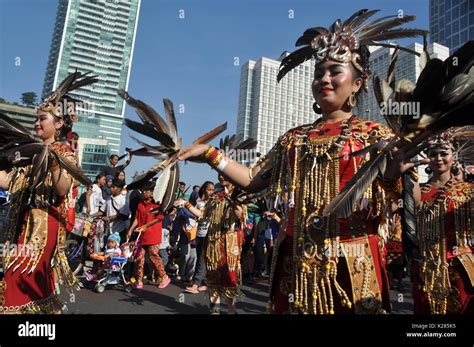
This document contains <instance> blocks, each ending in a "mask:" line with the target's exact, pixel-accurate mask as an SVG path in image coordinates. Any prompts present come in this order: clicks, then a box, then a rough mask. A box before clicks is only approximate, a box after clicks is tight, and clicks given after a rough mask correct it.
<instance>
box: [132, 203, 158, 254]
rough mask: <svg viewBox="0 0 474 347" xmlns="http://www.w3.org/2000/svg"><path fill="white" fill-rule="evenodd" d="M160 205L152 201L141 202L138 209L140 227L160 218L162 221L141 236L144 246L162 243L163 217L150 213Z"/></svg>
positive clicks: (137, 216)
mask: <svg viewBox="0 0 474 347" xmlns="http://www.w3.org/2000/svg"><path fill="white" fill-rule="evenodd" d="M159 206H160V205H158V204H156V203H154V202H153V201H152V200H150V201H146V200H145V201H140V202H139V203H138V208H137V215H136V218H137V222H138V226H139V227H141V226H143V225H145V224H147V223H150V222H152V221H154V220H155V219H157V218H159V219H160V221H159V222H157V223H155V224H153V225H152V226H150V227H148V228H147V229H146V231H145V232H143V233H142V235H141V236H140V241H141V244H142V245H159V244H160V243H161V232H162V231H161V223H162V222H161V221H162V220H163V215H161V214H155V213H148V212H149V211H150V210H152V209H154V208H157V207H159Z"/></svg>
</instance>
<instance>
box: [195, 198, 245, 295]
mask: <svg viewBox="0 0 474 347" xmlns="http://www.w3.org/2000/svg"><path fill="white" fill-rule="evenodd" d="M203 219H204V220H205V221H206V222H208V223H209V228H208V232H207V238H206V243H205V257H206V258H205V259H206V266H207V286H208V288H209V294H210V296H211V297H212V296H213V294H216V293H217V294H218V295H223V296H225V297H226V298H229V299H231V298H233V297H235V296H242V293H241V291H240V285H241V284H242V273H241V267H240V255H241V252H242V244H243V240H244V232H243V225H244V221H245V218H244V217H242V219H239V218H237V216H236V215H235V211H234V207H233V206H232V204H231V202H230V200H229V194H228V193H226V192H221V193H219V194H216V195H215V196H213V198H211V199H210V200H209V201H208V202H207V204H206V206H205V209H204V215H203Z"/></svg>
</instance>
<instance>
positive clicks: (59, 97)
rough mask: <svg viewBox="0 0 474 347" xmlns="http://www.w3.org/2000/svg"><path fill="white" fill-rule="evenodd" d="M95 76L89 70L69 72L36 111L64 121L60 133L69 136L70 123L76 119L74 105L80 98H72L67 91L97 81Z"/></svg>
mask: <svg viewBox="0 0 474 347" xmlns="http://www.w3.org/2000/svg"><path fill="white" fill-rule="evenodd" d="M98 81H99V79H98V78H97V76H90V72H87V73H81V72H78V71H75V72H73V73H71V74H69V75H68V76H67V77H66V78H65V79H64V80H63V81H62V82H61V83H60V84H59V86H58V88H56V90H55V91H53V92H52V93H51V95H50V96H48V97H47V98H46V99H45V100H43V102H42V103H41V104H40V105H39V106H38V108H37V111H43V112H49V113H51V114H52V115H53V116H55V117H57V118H61V119H62V120H63V121H64V129H63V131H62V134H63V135H64V136H65V137H66V136H67V138H71V131H70V130H71V128H72V124H73V123H74V122H75V121H77V112H76V106H77V104H78V103H81V102H82V101H81V100H77V99H75V98H73V97H72V96H71V95H69V94H68V93H70V92H72V91H73V90H75V89H78V88H81V87H85V86H88V85H91V84H94V83H96V82H98Z"/></svg>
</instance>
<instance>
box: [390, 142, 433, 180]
mask: <svg viewBox="0 0 474 347" xmlns="http://www.w3.org/2000/svg"><path fill="white" fill-rule="evenodd" d="M427 145H428V143H426V144H423V145H421V146H418V147H414V148H413V146H411V143H410V142H405V143H401V142H400V143H399V144H397V146H396V147H394V148H393V149H392V150H391V151H390V153H389V154H388V160H387V168H386V170H385V174H384V177H385V178H386V179H387V180H389V181H395V180H397V179H398V177H400V176H401V175H402V174H403V173H405V172H406V171H407V170H409V169H412V168H414V167H417V166H419V165H424V164H428V163H429V162H430V160H429V159H427V158H426V159H421V160H410V159H411V158H413V157H414V156H416V155H417V154H419V153H420V152H421V151H422V150H423V149H424V148H426V146H427Z"/></svg>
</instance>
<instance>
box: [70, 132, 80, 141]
mask: <svg viewBox="0 0 474 347" xmlns="http://www.w3.org/2000/svg"><path fill="white" fill-rule="evenodd" d="M72 138H73V139H74V140H78V139H79V134H78V133H76V132H74V131H73V132H72Z"/></svg>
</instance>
